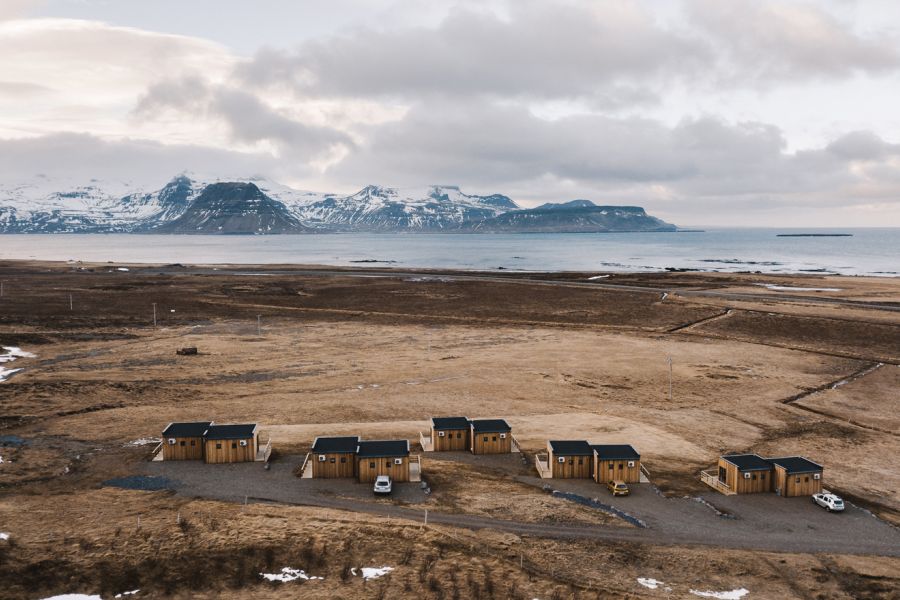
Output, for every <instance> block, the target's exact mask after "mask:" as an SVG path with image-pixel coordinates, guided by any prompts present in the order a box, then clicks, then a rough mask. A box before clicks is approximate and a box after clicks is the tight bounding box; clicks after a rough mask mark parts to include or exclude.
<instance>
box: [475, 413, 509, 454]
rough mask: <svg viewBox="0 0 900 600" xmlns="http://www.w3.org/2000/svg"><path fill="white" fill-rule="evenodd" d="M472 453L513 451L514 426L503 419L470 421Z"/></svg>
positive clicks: (504, 452)
mask: <svg viewBox="0 0 900 600" xmlns="http://www.w3.org/2000/svg"><path fill="white" fill-rule="evenodd" d="M469 436H470V439H471V445H470V446H469V449H470V450H471V451H472V454H507V453H509V452H512V427H510V426H509V424H507V422H506V421H504V420H503V419H475V420H472V421H470V422H469Z"/></svg>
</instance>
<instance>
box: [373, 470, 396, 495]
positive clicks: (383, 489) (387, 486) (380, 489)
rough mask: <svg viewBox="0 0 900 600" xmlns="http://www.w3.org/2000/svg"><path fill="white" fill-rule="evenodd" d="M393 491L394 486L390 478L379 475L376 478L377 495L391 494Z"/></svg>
mask: <svg viewBox="0 0 900 600" xmlns="http://www.w3.org/2000/svg"><path fill="white" fill-rule="evenodd" d="M392 489H393V485H392V483H391V478H390V477H389V476H387V475H379V476H378V477H376V478H375V488H374V490H375V493H376V494H390V493H391V490H392Z"/></svg>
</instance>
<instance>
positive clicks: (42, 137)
mask: <svg viewBox="0 0 900 600" xmlns="http://www.w3.org/2000/svg"><path fill="white" fill-rule="evenodd" d="M342 3H343V4H346V5H349V4H352V3H353V0H342ZM206 4H208V3H204V2H198V3H196V4H191V5H188V6H184V11H185V14H184V15H183V19H179V25H178V29H177V30H176V29H172V30H169V29H168V28H167V27H165V26H164V25H163V24H162V23H161V22H160V21H159V20H156V19H151V18H150V17H149V16H148V13H147V11H146V9H145V7H141V5H140V3H137V2H131V1H130V0H126V1H124V2H122V3H121V4H118V3H117V4H116V8H115V9H112V8H108V7H107V8H104V6H108V5H105V4H104V3H101V2H92V1H91V0H82V1H81V2H78V3H72V2H66V1H63V0H47V1H45V2H39V1H34V2H27V1H21V2H10V3H3V8H0V161H2V163H0V177H2V178H3V179H4V180H14V179H15V178H26V177H29V176H32V175H34V174H36V173H43V174H48V175H50V176H52V175H53V174H54V173H57V172H59V173H61V172H65V173H66V174H82V175H83V176H84V177H85V178H86V179H87V178H90V177H97V176H103V177H111V176H115V175H116V174H118V175H119V177H117V178H119V179H139V180H142V181H146V182H151V183H152V182H154V181H159V182H162V181H165V180H166V179H168V178H169V177H171V176H172V175H173V174H175V173H177V172H180V171H183V170H192V171H198V172H202V173H204V174H208V175H213V176H224V177H230V176H241V175H245V176H249V175H253V174H265V175H267V176H269V177H272V178H274V179H278V180H280V181H282V182H284V183H287V184H289V185H293V186H295V187H300V188H305V189H315V190H321V191H335V192H352V191H355V190H356V189H358V188H360V187H362V186H363V185H366V184H368V183H379V184H383V185H395V186H407V185H421V184H428V183H440V184H458V185H460V186H462V187H463V189H464V190H467V191H471V192H473V193H489V192H503V193H507V194H510V195H511V196H512V197H513V198H514V199H515V200H517V201H518V202H520V203H521V204H523V205H531V204H537V203H541V202H545V201H564V200H569V199H572V198H576V197H584V198H589V199H592V200H594V201H597V202H603V203H616V202H623V203H629V204H640V205H643V206H645V207H646V208H647V209H648V210H649V211H650V212H652V213H654V214H658V215H660V216H662V217H664V218H666V219H667V220H670V221H674V222H676V223H679V224H682V225H691V224H742V225H785V224H796V225H800V224H804V225H816V224H819V225H829V224H845V225H873V226H877V225H886V224H895V225H897V224H900V144H898V142H900V117H898V116H897V114H896V109H895V107H894V106H893V104H894V102H895V101H894V100H892V98H897V97H900V78H898V74H900V32H898V30H897V29H896V28H893V29H892V28H891V27H892V26H893V24H894V23H900V7H897V6H896V5H895V4H893V3H888V2H877V1H872V2H863V1H857V2H854V1H849V0H833V1H830V2H829V1H825V0H822V1H820V2H799V1H797V2H791V1H779V2H774V1H773V2H766V1H758V2H746V1H741V0H684V1H683V2H681V3H661V2H655V1H653V0H646V1H639V0H634V1H628V0H620V1H610V2H603V3H597V2H589V1H587V0H585V1H578V0H572V1H566V2H558V3H554V4H553V5H552V6H551V5H550V4H549V3H547V2H537V1H531V0H519V1H515V2H512V1H510V2H502V1H498V2H495V3H488V4H485V3H475V2H465V1H463V2H448V3H429V7H428V9H427V10H426V9H423V8H422V7H421V6H419V5H418V3H411V2H403V1H397V2H390V1H388V0H384V1H380V2H373V3H371V4H367V5H365V6H366V8H363V7H362V5H360V7H359V10H358V11H355V12H354V11H352V10H351V11H345V12H344V13H340V11H334V12H329V11H324V12H323V13H322V14H321V15H318V16H319V19H317V20H316V19H312V14H313V12H314V11H316V7H315V5H314V4H304V5H300V4H298V3H278V2H275V3H273V6H275V8H273V10H271V11H268V12H259V13H254V15H255V16H254V18H255V19H258V20H259V22H257V23H254V26H253V27H244V28H240V27H238V26H237V25H238V24H239V23H236V21H240V20H241V19H245V18H247V17H246V15H245V14H244V13H243V12H240V11H241V10H242V9H239V8H237V7H234V8H232V7H229V6H228V4H227V3H218V4H216V7H219V8H218V9H217V10H216V18H217V19H218V20H221V21H222V22H223V23H226V24H227V25H226V26H223V29H225V30H227V31H228V32H229V33H228V35H222V36H221V37H220V36H218V35H216V34H215V33H214V32H211V31H209V30H208V29H206V28H203V27H201V26H200V25H196V26H194V25H190V24H192V23H195V22H196V23H199V22H201V21H200V19H199V17H200V16H201V15H199V14H194V13H193V12H192V11H197V10H200V8H203V7H204V6H205V8H203V9H204V10H211V8H210V7H209V6H206ZM165 5H166V2H162V3H161V4H160V7H163V8H164V6H165ZM129 6H132V9H129V8H128V7H129ZM345 15H349V16H345ZM354 15H355V16H354ZM304 17H307V21H305V22H306V23H307V26H306V27H305V28H301V29H302V31H301V33H297V34H296V35H295V36H294V37H292V36H291V35H290V33H289V32H288V31H287V30H286V29H285V28H284V27H279V26H278V23H279V22H280V21H282V20H285V19H295V20H297V19H303V18H304ZM326 17H327V18H326ZM266 19H268V20H269V21H270V23H268V25H267V22H266ZM185 23H187V24H188V25H185ZM309 23H315V24H316V25H315V26H313V25H309ZM173 27H174V25H173ZM192 28H193V30H191V29H192ZM185 29H188V30H185ZM238 31H239V32H240V33H239V34H236V33H234V32H238Z"/></svg>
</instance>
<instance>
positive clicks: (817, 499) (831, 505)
mask: <svg viewBox="0 0 900 600" xmlns="http://www.w3.org/2000/svg"><path fill="white" fill-rule="evenodd" d="M812 501H813V504H818V505H819V506H821V507H822V508H824V509H825V510H827V511H828V512H840V511H842V510H844V501H843V500H841V498H840V497H839V496H835V495H834V494H829V493H826V492H819V493H818V494H813V495H812Z"/></svg>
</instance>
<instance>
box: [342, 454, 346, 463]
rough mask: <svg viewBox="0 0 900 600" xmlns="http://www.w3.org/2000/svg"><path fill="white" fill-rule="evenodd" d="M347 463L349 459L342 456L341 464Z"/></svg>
mask: <svg viewBox="0 0 900 600" xmlns="http://www.w3.org/2000/svg"><path fill="white" fill-rule="evenodd" d="M345 462H347V457H346V456H342V457H341V464H343V463H345Z"/></svg>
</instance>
